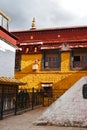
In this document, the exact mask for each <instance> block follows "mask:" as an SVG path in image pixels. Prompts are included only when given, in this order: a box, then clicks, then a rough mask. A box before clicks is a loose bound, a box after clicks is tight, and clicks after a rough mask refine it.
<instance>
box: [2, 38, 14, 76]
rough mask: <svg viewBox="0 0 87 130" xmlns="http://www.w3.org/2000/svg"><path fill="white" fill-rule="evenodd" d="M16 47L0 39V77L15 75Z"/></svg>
mask: <svg viewBox="0 0 87 130" xmlns="http://www.w3.org/2000/svg"><path fill="white" fill-rule="evenodd" d="M15 50H16V49H15V48H14V47H13V46H11V45H9V44H8V43H6V42H5V41H3V40H1V39H0V77H1V76H4V77H14V68H15Z"/></svg>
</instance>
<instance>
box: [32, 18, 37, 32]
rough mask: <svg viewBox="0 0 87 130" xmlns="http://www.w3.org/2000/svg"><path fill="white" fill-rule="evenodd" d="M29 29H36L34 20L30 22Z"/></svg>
mask: <svg viewBox="0 0 87 130" xmlns="http://www.w3.org/2000/svg"><path fill="white" fill-rule="evenodd" d="M31 29H36V25H35V18H33V20H32V28H31Z"/></svg>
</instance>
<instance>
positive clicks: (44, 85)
mask: <svg viewBox="0 0 87 130" xmlns="http://www.w3.org/2000/svg"><path fill="white" fill-rule="evenodd" d="M41 86H42V87H52V86H53V82H41Z"/></svg>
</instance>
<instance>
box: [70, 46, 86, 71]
mask: <svg viewBox="0 0 87 130" xmlns="http://www.w3.org/2000/svg"><path fill="white" fill-rule="evenodd" d="M71 68H72V69H76V70H79V69H80V70H87V49H85V48H84V49H80V48H79V49H73V50H72V52H71Z"/></svg>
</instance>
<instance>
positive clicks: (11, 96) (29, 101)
mask: <svg viewBox="0 0 87 130" xmlns="http://www.w3.org/2000/svg"><path fill="white" fill-rule="evenodd" d="M43 104H44V97H43V92H41V91H38V90H37V89H35V88H32V89H18V87H12V88H10V87H6V88H5V87H2V88H0V119H3V117H5V116H8V115H12V114H13V115H16V114H18V113H20V112H24V111H26V110H30V109H34V108H35V107H36V106H39V105H43Z"/></svg>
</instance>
